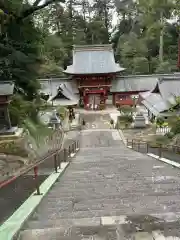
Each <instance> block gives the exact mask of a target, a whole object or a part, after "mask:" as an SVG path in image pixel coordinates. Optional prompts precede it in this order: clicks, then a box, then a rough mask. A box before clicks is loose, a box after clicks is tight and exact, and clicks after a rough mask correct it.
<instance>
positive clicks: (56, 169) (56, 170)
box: [54, 154, 58, 173]
mask: <svg viewBox="0 0 180 240" xmlns="http://www.w3.org/2000/svg"><path fill="white" fill-rule="evenodd" d="M54 169H55V172H56V173H57V172H58V164H57V154H55V155H54Z"/></svg>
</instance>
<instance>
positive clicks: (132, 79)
mask: <svg viewBox="0 0 180 240" xmlns="http://www.w3.org/2000/svg"><path fill="white" fill-rule="evenodd" d="M157 82H158V77H156V76H153V75H146V76H119V77H118V78H117V79H114V80H113V81H112V87H111V92H131V91H132V92H135V91H139V92H140V91H151V90H152V89H153V88H154V87H155V86H156V84H157Z"/></svg>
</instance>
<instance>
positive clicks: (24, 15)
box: [17, 0, 65, 21]
mask: <svg viewBox="0 0 180 240" xmlns="http://www.w3.org/2000/svg"><path fill="white" fill-rule="evenodd" d="M55 2H62V3H64V2H65V0H47V1H46V2H45V3H43V4H42V5H36V4H39V3H40V1H39V0H36V1H35V2H34V4H33V6H32V7H30V8H29V9H26V10H24V11H22V12H21V14H20V16H19V17H18V19H17V20H18V21H22V20H23V19H24V18H27V17H28V16H30V15H32V14H33V13H35V12H37V11H39V10H41V9H43V8H45V7H47V6H48V5H50V4H52V3H55Z"/></svg>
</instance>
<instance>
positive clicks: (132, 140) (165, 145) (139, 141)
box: [126, 139, 180, 148]
mask: <svg viewBox="0 0 180 240" xmlns="http://www.w3.org/2000/svg"><path fill="white" fill-rule="evenodd" d="M126 141H127V143H132V142H133V143H144V144H150V142H148V141H143V140H138V139H126ZM157 145H158V144H157ZM159 146H163V147H178V148H180V146H178V145H170V144H163V143H159Z"/></svg>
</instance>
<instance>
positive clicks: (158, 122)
mask: <svg viewBox="0 0 180 240" xmlns="http://www.w3.org/2000/svg"><path fill="white" fill-rule="evenodd" d="M163 124H164V119H163V118H158V119H157V120H156V125H157V126H159V127H162V126H163Z"/></svg>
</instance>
